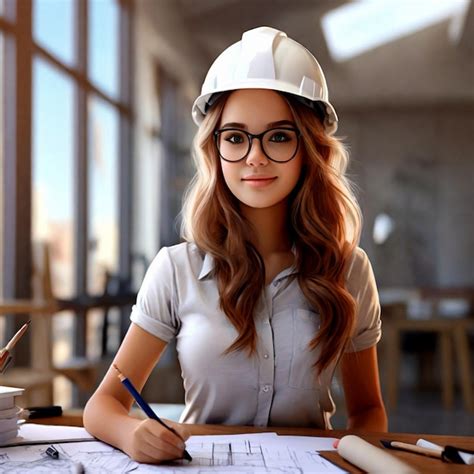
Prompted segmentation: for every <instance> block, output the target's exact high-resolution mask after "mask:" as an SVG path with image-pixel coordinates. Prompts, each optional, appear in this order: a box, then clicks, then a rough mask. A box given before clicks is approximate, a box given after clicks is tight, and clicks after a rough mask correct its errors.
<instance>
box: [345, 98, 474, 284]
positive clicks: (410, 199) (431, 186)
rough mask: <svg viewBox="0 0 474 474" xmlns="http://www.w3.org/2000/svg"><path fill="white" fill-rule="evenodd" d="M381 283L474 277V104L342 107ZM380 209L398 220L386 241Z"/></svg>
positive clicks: (366, 237)
mask: <svg viewBox="0 0 474 474" xmlns="http://www.w3.org/2000/svg"><path fill="white" fill-rule="evenodd" d="M339 114H340V119H341V127H340V132H339V133H340V135H347V137H348V138H347V140H346V142H347V143H348V144H349V145H350V148H351V156H352V164H351V173H352V174H353V180H354V181H355V182H356V183H357V185H358V186H359V188H360V190H359V199H360V203H361V207H362V210H363V214H364V220H365V224H364V230H363V236H362V244H361V245H362V247H364V248H365V249H366V250H367V252H368V253H369V256H370V257H371V260H372V263H373V266H374V270H375V273H376V277H377V282H378V284H379V286H381V287H383V286H420V285H429V286H431V285H434V286H437V285H440V286H450V285H453V286H454V285H465V286H467V285H472V283H473V281H474V263H473V262H474V211H473V203H474V142H473V137H474V107H473V106H472V105H466V106H464V107H463V106H451V107H450V106H439V107H436V106H432V107H400V108H369V109H360V110H357V109H348V110H344V109H341V110H339ZM380 212H385V213H387V214H389V215H390V216H391V217H392V218H393V219H394V220H395V229H394V232H393V233H392V234H391V235H390V236H389V238H388V240H387V241H386V242H385V243H383V244H382V245H377V244H375V243H374V241H373V239H372V230H373V224H374V219H375V217H376V215H377V214H378V213H380Z"/></svg>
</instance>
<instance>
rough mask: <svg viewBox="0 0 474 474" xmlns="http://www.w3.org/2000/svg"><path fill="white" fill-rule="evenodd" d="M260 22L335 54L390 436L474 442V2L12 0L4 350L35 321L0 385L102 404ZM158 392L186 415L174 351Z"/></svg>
mask: <svg viewBox="0 0 474 474" xmlns="http://www.w3.org/2000/svg"><path fill="white" fill-rule="evenodd" d="M262 25H266V26H272V27H275V28H278V29H281V30H283V31H285V32H286V33H287V34H288V36H290V37H291V38H294V39H296V40H297V41H299V42H301V43H302V44H304V45H305V46H306V47H307V48H308V49H309V50H310V51H311V52H312V53H313V54H314V55H315V56H316V57H317V59H318V61H319V62H320V64H321V66H322V68H323V70H324V72H325V74H326V78H327V80H328V84H329V94H330V100H331V102H332V103H333V104H334V106H335V108H336V111H337V113H338V115H339V119H340V126H339V130H338V136H340V137H343V139H344V141H345V143H346V144H347V145H348V147H349V149H350V153H351V158H352V162H351V167H350V177H351V179H352V180H353V181H354V183H355V184H356V186H357V194H358V197H359V200H360V204H361V207H362V211H363V214H364V230H363V235H362V241H361V247H363V248H364V249H365V250H366V252H367V253H368V255H369V257H370V259H371V262H372V264H373V267H374V271H375V275H376V279H377V283H378V287H379V291H380V298H381V304H382V319H383V329H384V336H383V338H382V341H381V343H380V344H379V355H380V357H379V360H380V362H379V364H380V373H381V382H382V387H383V392H384V398H385V402H386V404H387V410H388V415H389V423H390V425H389V426H390V430H392V431H398V432H401V431H405V432H422V433H442V434H460V435H461V434H468V435H472V434H474V415H473V410H474V406H473V405H474V400H473V398H474V397H473V391H472V388H473V386H472V385H473V369H472V367H474V365H473V351H474V349H473V346H474V341H473V333H474V263H473V262H474V238H473V236H474V211H473V197H474V4H473V2H472V0H471V1H469V0H397V1H395V0H377V1H374V0H372V1H369V0H367V1H365V0H360V1H342V0H341V1H339V0H292V1H288V0H286V1H282V0H200V1H193V0H16V1H15V0H0V176H1V180H0V262H1V269H2V270H1V272H0V300H1V301H0V336H1V343H2V345H3V344H5V343H6V342H7V340H8V339H9V338H10V337H11V336H12V335H13V334H14V332H15V331H16V330H17V329H18V327H19V326H20V325H21V324H22V323H23V322H25V321H27V320H28V319H31V320H32V324H31V329H30V330H29V331H28V333H27V335H26V336H25V337H24V338H23V339H22V340H21V342H20V343H18V345H17V347H16V348H15V354H14V360H13V362H12V364H11V365H10V367H9V369H8V370H7V371H6V372H5V373H4V374H0V384H2V385H14V386H22V387H25V388H26V389H27V390H26V394H25V396H24V404H26V405H28V404H29V405H34V404H51V403H52V402H54V403H57V404H61V405H62V406H63V408H65V409H67V408H75V407H79V408H80V407H81V406H83V405H84V403H85V401H86V400H87V399H88V397H89V396H90V394H91V393H92V391H93V390H94V388H95V387H96V386H97V384H98V382H99V381H100V379H101V377H102V375H103V373H104V371H105V370H106V368H107V367H108V365H109V364H110V361H111V359H112V357H113V354H114V353H115V351H116V350H117V348H118V346H119V344H120V341H121V339H122V338H123V336H124V334H125V332H126V330H127V327H128V325H129V319H128V318H129V314H130V309H131V305H132V304H133V302H134V299H135V297H136V292H137V289H138V288H139V285H140V282H141V279H142V278H143V275H144V272H145V269H146V268H147V266H148V264H149V263H150V262H151V260H152V259H153V257H154V255H155V254H156V253H157V251H158V250H159V248H160V247H162V246H164V245H173V244H175V243H178V242H179V234H178V228H179V216H178V214H179V210H180V206H181V199H182V193H183V190H184V189H185V187H186V185H187V183H188V182H189V180H190V178H191V176H192V174H193V167H192V162H191V159H190V152H189V150H190V143H191V140H192V137H193V134H194V133H195V131H196V128H195V126H194V124H193V123H192V121H191V117H190V109H191V105H192V101H193V99H194V98H195V97H196V96H197V95H198V92H199V89H200V85H201V83H202V81H203V78H204V75H205V73H206V71H207V69H208V68H209V66H210V64H211V63H212V61H213V60H214V59H215V58H216V56H217V55H218V54H219V53H220V52H221V51H222V50H223V49H224V48H225V47H227V46H228V45H230V44H232V43H234V42H236V41H238V40H239V39H240V37H241V35H242V33H243V32H244V31H245V30H248V29H250V28H253V27H256V26H262ZM333 393H334V398H335V402H336V405H337V406H338V411H337V414H336V415H335V417H334V418H333V421H334V426H335V427H338V428H342V427H344V426H345V421H346V420H345V408H344V401H343V398H342V393H341V389H340V386H339V384H338V379H337V377H336V379H335V381H334V387H333ZM145 397H146V398H147V399H148V400H149V401H152V402H155V403H160V404H163V405H162V406H161V407H160V408H159V409H160V414H162V415H163V416H164V417H165V418H166V417H167V416H169V417H177V416H179V412H180V410H181V409H182V405H181V404H182V402H183V389H182V384H181V379H180V369H179V365H178V362H177V360H176V356H175V350H174V347H173V346H172V345H171V346H170V347H169V348H168V350H167V352H166V354H165V355H164V357H163V358H162V360H161V361H160V364H159V366H158V367H157V369H156V370H155V371H154V373H153V375H152V377H151V378H150V380H149V381H148V383H147V385H146V387H145Z"/></svg>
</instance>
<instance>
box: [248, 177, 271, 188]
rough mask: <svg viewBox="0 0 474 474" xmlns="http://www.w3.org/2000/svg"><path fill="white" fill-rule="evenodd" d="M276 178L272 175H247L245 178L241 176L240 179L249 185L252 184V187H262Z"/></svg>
mask: <svg viewBox="0 0 474 474" xmlns="http://www.w3.org/2000/svg"><path fill="white" fill-rule="evenodd" d="M276 179H277V177H276V176H273V177H268V178H267V177H257V176H255V177H251V176H249V177H247V178H242V181H245V182H246V183H247V184H248V185H249V186H252V187H254V188H262V187H265V186H268V185H269V184H271V183H273V181H275V180H276Z"/></svg>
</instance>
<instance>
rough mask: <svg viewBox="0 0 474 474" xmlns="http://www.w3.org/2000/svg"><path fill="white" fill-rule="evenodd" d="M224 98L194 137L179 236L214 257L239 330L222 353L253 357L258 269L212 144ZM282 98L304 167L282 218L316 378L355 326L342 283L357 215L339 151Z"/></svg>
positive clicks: (310, 115) (226, 307)
mask: <svg viewBox="0 0 474 474" xmlns="http://www.w3.org/2000/svg"><path fill="white" fill-rule="evenodd" d="M228 96H229V93H225V94H223V95H222V97H220V98H219V100H218V101H217V102H216V103H215V104H214V105H213V107H212V108H211V110H210V111H209V112H208V114H207V115H206V117H205V119H204V121H203V122H202V124H201V126H200V128H199V130H198V132H197V134H196V136H195V139H194V143H193V159H194V162H195V165H196V169H197V171H196V174H195V176H194V177H193V179H192V181H191V183H190V185H189V186H188V188H187V190H186V193H185V196H184V203H183V210H182V226H181V234H182V237H183V238H184V239H185V240H187V241H190V242H194V243H195V244H196V245H197V246H198V248H199V249H200V251H202V252H203V253H209V254H211V255H212V257H213V258H214V270H213V272H214V273H213V276H214V278H215V279H216V282H217V287H218V290H219V295H220V307H221V308H222V310H223V311H224V313H225V314H226V316H227V317H228V318H229V320H230V322H231V323H232V324H233V325H234V327H235V328H236V330H237V331H238V337H237V338H236V340H235V341H234V342H233V343H232V345H231V346H230V347H229V348H228V349H227V351H226V353H229V352H231V351H234V350H242V349H243V350H247V351H248V352H249V354H254V353H255V351H256V342H257V333H256V329H255V323H254V311H255V308H256V306H257V304H258V302H259V300H260V297H261V294H262V290H263V288H264V286H265V266H264V263H263V259H262V257H261V256H260V254H259V253H258V251H257V249H256V248H255V246H254V245H253V244H252V243H251V235H252V227H251V224H250V222H249V221H248V220H246V219H245V218H244V217H243V216H242V214H241V213H240V210H239V201H238V200H237V198H236V197H235V196H234V195H233V194H232V193H231V191H230V190H229V189H228V187H227V185H226V183H225V181H224V177H223V174H222V170H221V164H220V158H219V155H218V152H217V150H216V146H215V142H214V136H213V132H214V130H215V129H216V127H217V126H218V123H219V120H220V117H221V114H222V110H223V108H224V105H225V103H226V100H227V97H228ZM282 96H283V95H282ZM283 97H284V98H285V100H286V101H287V102H288V104H289V106H290V109H291V111H292V113H293V116H294V120H295V123H296V126H297V127H298V129H299V130H300V132H301V143H300V146H302V148H303V166H302V170H301V176H300V179H299V181H298V183H297V185H296V187H295V189H294V190H293V191H292V193H291V194H290V196H289V197H288V199H289V206H288V209H289V211H288V216H287V218H288V226H289V234H290V238H291V242H292V244H293V248H294V253H295V266H296V268H297V278H298V283H299V286H300V288H301V290H302V292H303V294H304V296H305V298H306V299H307V301H308V303H309V305H310V307H312V308H313V309H314V310H315V311H316V312H318V313H319V315H320V328H319V331H318V332H317V333H316V334H315V336H314V338H313V339H312V340H311V342H310V344H309V348H310V349H311V350H314V349H316V347H318V348H319V356H318V359H317V361H316V363H315V367H316V369H317V372H318V373H321V372H322V371H323V370H324V369H325V368H327V367H328V366H329V365H330V364H331V363H332V362H334V361H335V360H337V359H338V357H339V355H340V354H341V353H342V351H343V350H344V348H345V346H346V345H347V344H348V341H349V339H350V336H351V334H352V330H353V327H354V320H355V311H356V307H355V301H354V299H353V297H352V296H351V294H350V293H349V292H348V291H347V289H346V284H345V283H346V272H347V269H348V265H349V264H350V261H351V259H352V257H353V253H354V249H355V247H356V246H357V244H358V242H359V237H360V228H361V215H360V210H359V206H358V204H357V201H356V199H355V197H354V194H353V192H352V189H351V185H350V182H349V181H348V179H347V177H346V175H345V172H346V168H347V165H348V159H349V158H348V153H347V151H346V149H345V147H344V145H343V144H342V143H341V141H340V140H339V139H338V138H335V137H333V136H330V135H328V134H327V133H325V131H324V127H323V125H322V122H321V120H320V118H319V117H318V116H317V115H316V114H315V113H314V111H312V110H311V109H310V108H309V107H307V106H306V105H304V104H302V103H300V102H299V101H297V100H295V99H292V98H290V97H287V96H283Z"/></svg>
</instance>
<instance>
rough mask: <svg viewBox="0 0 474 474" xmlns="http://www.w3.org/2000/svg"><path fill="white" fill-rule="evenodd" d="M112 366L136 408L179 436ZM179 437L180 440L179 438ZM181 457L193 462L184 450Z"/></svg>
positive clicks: (115, 367) (117, 369) (114, 366)
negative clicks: (135, 403)
mask: <svg viewBox="0 0 474 474" xmlns="http://www.w3.org/2000/svg"><path fill="white" fill-rule="evenodd" d="M112 366H113V368H114V369H115V370H116V371H117V373H118V378H119V379H120V382H122V384H123V386H124V387H125V388H126V389H127V390H128V391H129V392H130V395H132V397H133V398H134V399H135V401H136V402H137V404H138V406H139V407H140V408H141V409H142V410H143V411H144V412H145V414H146V416H148V418H151V419H152V420H156V421H157V422H158V423H160V425H162V426H164V427H165V428H166V429H167V430H170V431H171V432H172V433H174V434H175V435H177V436H179V434H178V433H177V432H176V430H174V429H173V428H171V426H168V425H167V424H166V423H165V422H164V421H163V420H161V419H160V418H159V417H158V415H157V414H156V413H155V412H154V411H153V410H152V409H151V407H150V405H148V403H147V402H146V401H145V400H143V398H142V396H141V395H140V393H138V390H137V389H136V388H135V387H134V386H133V384H132V382H130V380H129V379H127V377H125V375H123V374H122V372H121V371H120V369H119V368H118V367H117V366H116V365H115V364H112ZM179 437H180V438H181V436H179ZM183 457H184V459H187V460H188V461H192V460H193V458H192V457H191V455H190V454H189V453H188V452H187V451H186V450H184V452H183Z"/></svg>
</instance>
